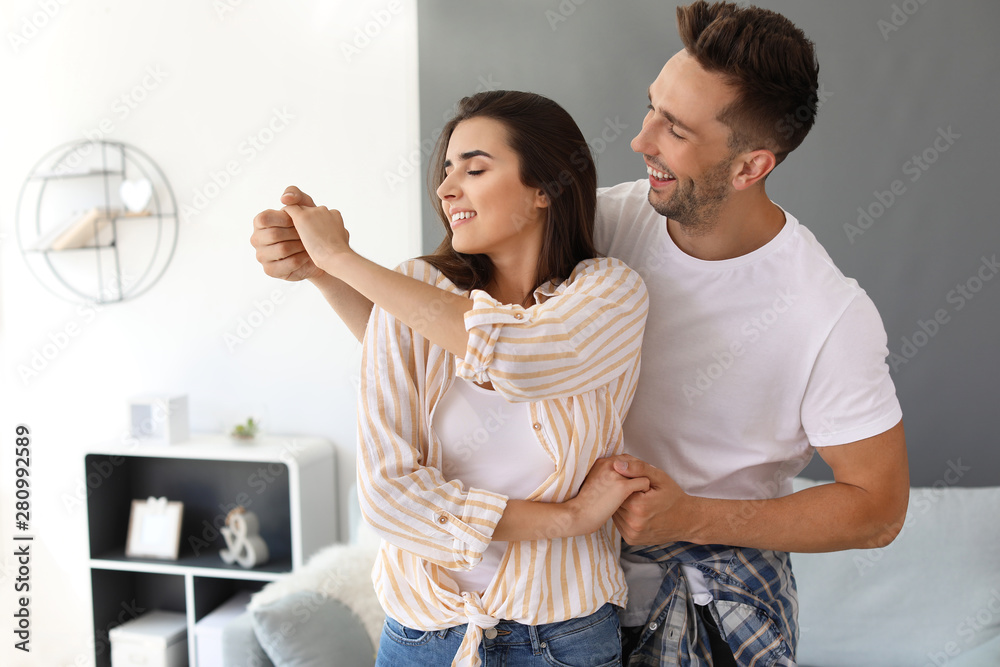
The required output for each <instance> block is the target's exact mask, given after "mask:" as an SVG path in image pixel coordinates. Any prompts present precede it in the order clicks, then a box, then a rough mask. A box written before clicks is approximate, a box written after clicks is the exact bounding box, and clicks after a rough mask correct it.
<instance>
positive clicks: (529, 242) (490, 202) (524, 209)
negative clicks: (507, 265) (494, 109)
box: [437, 118, 548, 264]
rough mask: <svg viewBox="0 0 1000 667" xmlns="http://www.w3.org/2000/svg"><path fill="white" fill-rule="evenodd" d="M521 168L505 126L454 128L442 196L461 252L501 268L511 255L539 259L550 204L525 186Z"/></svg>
mask: <svg viewBox="0 0 1000 667" xmlns="http://www.w3.org/2000/svg"><path fill="white" fill-rule="evenodd" d="M520 167H521V164H520V159H519V157H518V155H517V153H515V152H514V150H513V149H512V148H511V147H510V146H509V145H508V143H507V129H506V128H505V127H504V125H503V124H502V123H500V121H497V120H493V119H491V118H470V119H468V120H463V121H462V122H461V123H459V124H458V126H456V127H455V131H454V132H453V133H452V135H451V140H450V141H449V142H448V149H447V151H446V154H445V179H444V181H442V182H441V185H440V186H438V189H437V195H438V197H440V198H441V206H442V208H443V209H444V213H445V215H446V216H447V217H448V219H449V221H450V224H451V229H452V232H453V234H454V236H453V237H452V246H453V247H454V248H455V250H456V251H458V252H461V253H466V254H485V255H488V256H489V257H490V258H491V259H492V260H493V261H494V263H497V264H500V263H502V257H503V256H505V255H509V254H511V253H513V255H511V256H524V255H526V254H529V253H530V256H531V257H532V260H534V258H537V256H538V253H539V252H540V250H541V247H542V236H543V230H544V226H545V218H546V211H545V208H546V207H547V206H548V200H547V199H546V197H545V194H544V193H543V192H542V190H541V189H540V188H534V187H529V186H527V185H525V184H524V183H522V182H521V174H520Z"/></svg>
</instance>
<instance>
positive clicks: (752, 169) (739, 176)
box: [733, 148, 778, 190]
mask: <svg viewBox="0 0 1000 667" xmlns="http://www.w3.org/2000/svg"><path fill="white" fill-rule="evenodd" d="M736 160H737V161H736V165H738V168H739V171H737V172H736V175H735V176H734V177H733V187H734V188H736V189H737V190H746V189H747V188H749V187H750V186H752V185H754V184H755V183H759V182H761V181H763V180H764V177H766V176H767V175H768V174H770V173H771V171H772V170H773V169H774V168H775V167H776V166H777V164H778V160H777V158H775V157H774V153H772V152H771V151H769V150H767V149H766V148H761V149H760V150H756V151H750V152H749V153H743V154H741V155H739V156H738V157H737V158H736Z"/></svg>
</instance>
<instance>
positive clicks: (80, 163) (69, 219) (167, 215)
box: [15, 141, 180, 304]
mask: <svg viewBox="0 0 1000 667" xmlns="http://www.w3.org/2000/svg"><path fill="white" fill-rule="evenodd" d="M16 216H17V217H16V223H15V226H16V230H17V239H18V244H19V245H20V248H21V253H22V255H23V256H24V261H25V263H26V264H27V265H28V269H29V270H30V271H31V272H32V274H34V276H35V277H36V278H38V280H39V281H40V282H41V283H42V285H43V286H45V288H46V289H48V290H49V291H50V292H52V293H53V294H55V295H56V296H59V297H61V298H64V299H67V300H70V301H77V302H81V301H82V302H85V303H100V304H105V303H113V302H117V301H125V300H126V299H130V298H134V297H136V296H139V295H140V294H143V293H145V292H146V291H147V290H149V289H150V288H151V287H152V286H153V285H155V284H156V282H157V281H159V279H160V277H162V275H163V273H164V272H165V271H166V269H167V266H168V265H169V264H170V261H171V260H172V259H173V255H174V251H175V249H176V247H177V236H178V233H179V229H180V225H179V218H178V209H177V202H176V200H175V199H174V193H173V191H172V190H171V188H170V184H169V183H168V182H167V179H166V177H164V175H163V172H162V171H161V170H160V168H159V167H158V166H157V165H156V163H154V162H153V161H152V160H151V159H150V158H149V157H148V156H147V155H146V154H145V153H143V152H142V151H140V150H139V149H137V148H135V147H134V146H130V145H128V144H124V143H122V142H114V141H76V142H69V143H66V144H63V145H61V146H57V147H56V148H54V149H53V150H51V151H49V152H48V153H47V154H46V155H45V156H44V157H42V159H41V160H39V161H38V163H37V164H35V166H34V167H33V168H32V170H31V172H30V173H29V174H28V177H27V179H26V180H25V182H24V185H23V186H22V187H21V193H20V195H19V196H18V202H17V211H16Z"/></svg>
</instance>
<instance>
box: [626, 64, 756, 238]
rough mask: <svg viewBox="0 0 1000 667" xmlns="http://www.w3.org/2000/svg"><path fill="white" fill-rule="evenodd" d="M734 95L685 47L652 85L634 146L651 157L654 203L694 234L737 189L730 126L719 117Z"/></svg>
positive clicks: (647, 159)
mask: <svg viewBox="0 0 1000 667" xmlns="http://www.w3.org/2000/svg"><path fill="white" fill-rule="evenodd" d="M735 96H736V93H735V90H734V89H733V88H732V87H730V86H729V85H727V84H726V83H725V82H724V81H723V80H722V78H721V77H720V76H719V75H717V74H713V73H711V72H708V71H706V70H705V69H703V68H702V67H701V65H699V64H698V62H697V61H696V60H695V59H694V58H693V57H691V56H690V55H689V54H688V52H687V51H686V50H682V51H680V52H678V53H677V54H676V55H674V57H673V58H671V59H670V60H669V61H667V64H666V65H664V66H663V69H662V70H661V71H660V74H659V76H657V77H656V80H655V81H654V82H653V84H652V85H651V86H650V87H649V100H650V105H649V106H650V109H649V112H648V113H647V114H646V117H645V118H644V119H643V121H642V130H640V132H639V134H638V135H637V136H636V137H635V139H633V140H632V150H634V151H635V152H636V153H642V155H643V157H644V159H645V162H646V170H647V172H648V173H649V203H650V204H651V205H652V206H653V208H655V209H656V211H657V212H658V213H659V214H660V215H664V216H666V217H668V218H670V219H672V220H675V221H677V222H678V223H680V224H681V226H682V227H683V228H684V229H685V230H686V231H688V232H689V233H696V234H697V233H707V232H708V231H710V230H711V228H712V227H713V226H714V222H715V219H716V214H717V212H718V210H719V209H720V208H721V206H722V204H723V203H724V202H725V200H726V199H727V198H728V197H729V195H730V194H731V193H732V192H734V190H733V187H732V180H733V177H734V176H735V174H736V173H737V172H736V171H733V167H734V157H735V153H734V152H733V150H732V149H731V148H730V146H729V134H730V130H729V127H728V126H726V125H725V124H723V123H721V122H720V121H718V120H717V118H718V115H719V112H720V111H721V110H722V109H723V108H725V107H726V105H728V104H729V103H730V102H731V101H732V100H733V99H734V98H735Z"/></svg>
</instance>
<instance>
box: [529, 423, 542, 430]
mask: <svg viewBox="0 0 1000 667" xmlns="http://www.w3.org/2000/svg"><path fill="white" fill-rule="evenodd" d="M531 428H533V429H535V430H536V431H539V430H541V428H542V425H541V424H539V423H538V422H535V423H534V424H532V425H531Z"/></svg>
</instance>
